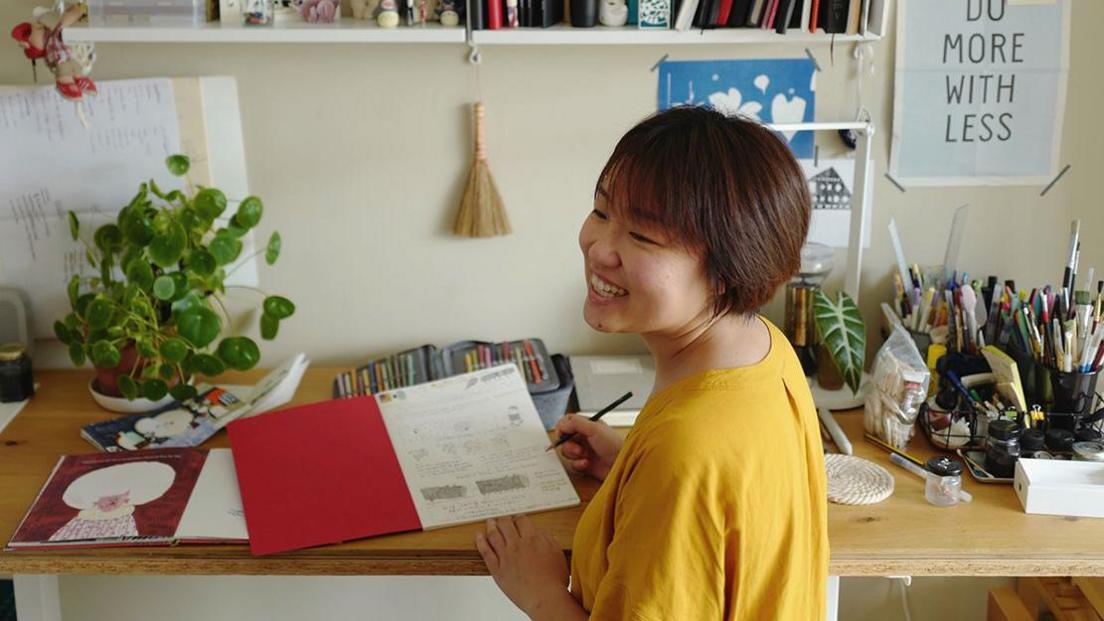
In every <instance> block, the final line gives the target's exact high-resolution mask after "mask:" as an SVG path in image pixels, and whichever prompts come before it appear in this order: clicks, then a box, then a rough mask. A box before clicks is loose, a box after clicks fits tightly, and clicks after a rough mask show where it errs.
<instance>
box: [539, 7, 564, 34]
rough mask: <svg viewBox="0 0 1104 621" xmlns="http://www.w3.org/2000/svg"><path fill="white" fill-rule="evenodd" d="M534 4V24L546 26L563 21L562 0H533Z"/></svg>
mask: <svg viewBox="0 0 1104 621" xmlns="http://www.w3.org/2000/svg"><path fill="white" fill-rule="evenodd" d="M533 1H534V3H535V6H536V10H535V11H534V12H535V13H537V15H535V16H534V18H533V19H534V23H533V25H534V26H540V27H541V28H548V27H550V26H554V25H556V24H558V23H560V22H562V21H563V18H564V12H563V7H564V3H563V0H533Z"/></svg>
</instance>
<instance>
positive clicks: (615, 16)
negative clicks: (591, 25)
mask: <svg viewBox="0 0 1104 621" xmlns="http://www.w3.org/2000/svg"><path fill="white" fill-rule="evenodd" d="M598 22H599V23H601V24H602V25H603V26H611V27H614V28H616V27H618V26H624V25H625V24H627V23H628V22H629V7H628V6H626V5H625V1H624V0H602V4H601V5H600V6H599V7H598Z"/></svg>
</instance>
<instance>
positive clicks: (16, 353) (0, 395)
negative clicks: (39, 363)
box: [0, 343, 34, 403]
mask: <svg viewBox="0 0 1104 621" xmlns="http://www.w3.org/2000/svg"><path fill="white" fill-rule="evenodd" d="M33 394H34V377H33V376H32V375H31V358H30V356H28V355H27V348H26V346H24V345H23V344H22V343H7V344H4V345H0V402H4V403H9V402H12V401H23V400H24V399H27V398H29V397H30V396H31V395H33Z"/></svg>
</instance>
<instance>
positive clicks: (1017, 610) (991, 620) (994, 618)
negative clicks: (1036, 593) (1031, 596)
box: [985, 587, 1038, 621]
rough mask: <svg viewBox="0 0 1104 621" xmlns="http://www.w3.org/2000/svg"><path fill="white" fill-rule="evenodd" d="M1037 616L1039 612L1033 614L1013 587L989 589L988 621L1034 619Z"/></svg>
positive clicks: (986, 616) (1030, 620) (1028, 620)
mask: <svg viewBox="0 0 1104 621" xmlns="http://www.w3.org/2000/svg"><path fill="white" fill-rule="evenodd" d="M1037 618H1038V616H1037V614H1032V613H1031V612H1030V611H1029V610H1028V609H1027V606H1025V605H1024V602H1023V600H1022V599H1020V596H1019V595H1017V594H1016V591H1015V590H1013V589H1012V587H996V588H993V589H989V603H988V605H987V606H986V611H985V619H986V621H1034V619H1037Z"/></svg>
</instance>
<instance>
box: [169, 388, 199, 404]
mask: <svg viewBox="0 0 1104 621" xmlns="http://www.w3.org/2000/svg"><path fill="white" fill-rule="evenodd" d="M169 394H170V395H172V397H173V399H176V400H177V401H185V400H187V399H191V398H193V397H195V396H196V394H197V391H196V387H195V386H192V385H191V384H177V385H176V386H173V387H172V388H170V389H169Z"/></svg>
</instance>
